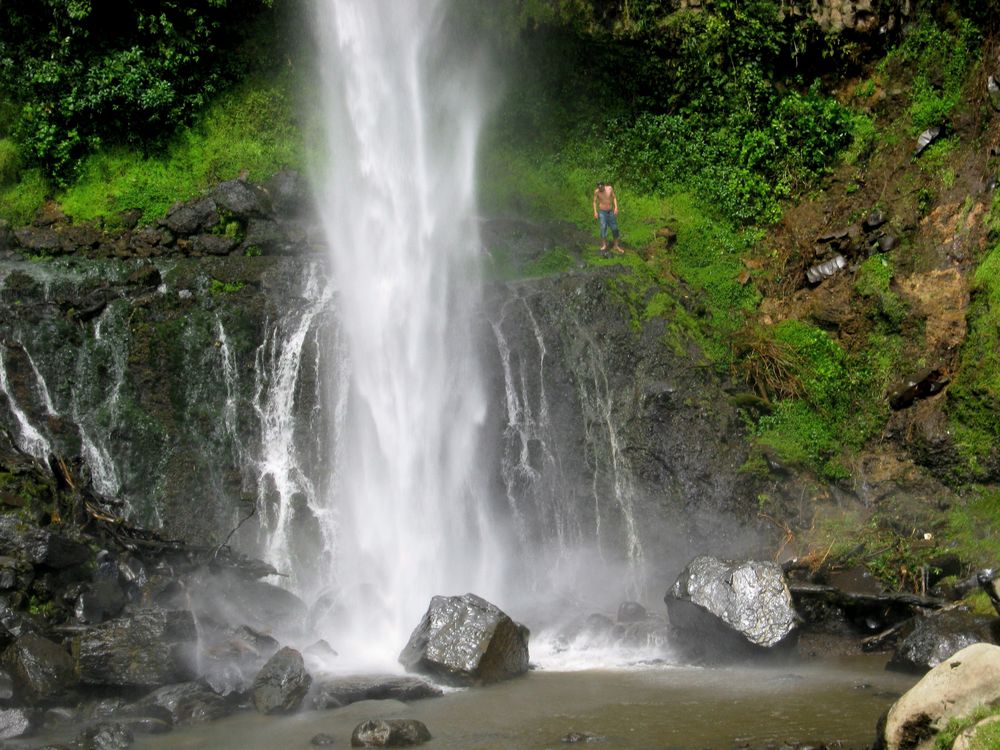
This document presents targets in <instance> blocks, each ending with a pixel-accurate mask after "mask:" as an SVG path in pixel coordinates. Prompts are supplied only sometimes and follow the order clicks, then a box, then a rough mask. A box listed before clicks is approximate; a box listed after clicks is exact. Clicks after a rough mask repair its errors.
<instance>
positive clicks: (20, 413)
mask: <svg viewBox="0 0 1000 750" xmlns="http://www.w3.org/2000/svg"><path fill="white" fill-rule="evenodd" d="M0 394H3V395H4V396H5V397H6V399H7V408H8V409H10V411H11V413H12V414H13V415H14V419H15V420H16V421H17V425H18V428H19V434H18V435H15V436H14V437H15V439H16V440H17V443H18V446H19V447H20V448H21V450H23V451H24V452H25V453H29V454H31V455H32V456H35V457H36V458H41V459H43V460H44V459H45V458H46V457H47V456H48V455H49V453H50V452H51V451H52V446H51V444H50V443H49V441H48V439H47V438H46V437H45V436H44V435H43V434H42V432H41V430H39V429H38V428H37V427H35V425H33V424H32V423H31V420H30V419H29V418H28V415H27V414H26V413H25V412H24V409H23V408H22V407H21V406H20V405H19V404H18V400H17V397H16V396H15V395H14V391H13V388H12V387H11V383H10V379H9V377H8V375H7V362H6V357H5V356H4V346H2V345H0Z"/></svg>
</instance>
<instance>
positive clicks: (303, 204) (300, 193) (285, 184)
mask: <svg viewBox="0 0 1000 750" xmlns="http://www.w3.org/2000/svg"><path fill="white" fill-rule="evenodd" d="M264 189H265V190H266V191H267V195H268V198H269V199H270V201H271V206H272V208H273V209H274V212H275V213H276V214H278V215H280V216H289V217H294V216H298V215H300V214H302V213H303V212H304V211H305V210H306V208H307V207H308V206H310V205H311V198H310V195H309V184H308V182H307V181H306V179H305V178H304V177H303V176H302V175H301V174H299V173H298V172H295V171H294V170H290V169H285V170H282V171H281V172H278V173H277V174H276V175H274V176H273V177H271V178H270V179H269V180H268V181H267V182H265V183H264Z"/></svg>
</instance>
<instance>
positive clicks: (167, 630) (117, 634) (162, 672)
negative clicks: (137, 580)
mask: <svg viewBox="0 0 1000 750" xmlns="http://www.w3.org/2000/svg"><path fill="white" fill-rule="evenodd" d="M196 643H197V633H196V631H195V624H194V618H193V617H192V616H191V613H190V612H185V611H160V610H147V611H142V612H138V613H136V614H135V615H132V616H130V617H120V618H118V619H116V620H110V621H109V622H106V623H103V624H101V625H97V626H94V627H92V628H90V629H88V630H87V631H85V632H84V633H82V634H81V635H80V636H78V637H77V638H76V643H75V647H74V652H75V653H76V654H78V656H77V671H78V673H79V675H80V680H81V681H82V682H84V683H86V684H88V685H114V686H120V687H124V686H134V687H159V686H160V685H169V684H172V683H177V682H185V681H187V680H190V679H192V678H193V677H194V676H195V674H194V664H195V658H194V657H195V648H196Z"/></svg>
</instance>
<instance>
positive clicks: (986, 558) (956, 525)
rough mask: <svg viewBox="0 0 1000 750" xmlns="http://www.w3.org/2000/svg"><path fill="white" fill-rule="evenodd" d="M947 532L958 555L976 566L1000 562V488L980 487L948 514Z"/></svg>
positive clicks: (946, 521) (986, 565)
mask: <svg viewBox="0 0 1000 750" xmlns="http://www.w3.org/2000/svg"><path fill="white" fill-rule="evenodd" d="M945 523H946V533H947V535H948V538H949V539H950V540H951V544H952V546H953V549H954V552H955V554H957V555H958V556H959V557H961V558H962V559H963V560H966V561H968V563H969V564H970V565H972V566H973V567H988V566H993V565H996V563H997V560H1000V537H998V535H997V534H996V531H995V530H996V529H997V527H998V524H1000V489H997V488H990V487H979V488H976V489H975V490H974V491H973V492H972V493H970V494H969V495H968V496H967V497H964V498H962V500H961V502H960V504H958V505H956V506H954V507H952V508H950V509H949V510H948V512H947V516H946V520H945Z"/></svg>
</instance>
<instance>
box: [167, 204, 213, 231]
mask: <svg viewBox="0 0 1000 750" xmlns="http://www.w3.org/2000/svg"><path fill="white" fill-rule="evenodd" d="M218 223H219V212H218V211H217V210H216V205H215V201H213V200H212V199H211V198H202V199H201V200H197V201H194V202H192V203H184V204H181V205H179V206H177V207H175V208H174V209H172V210H171V211H170V213H168V214H167V217H166V219H164V220H163V225H164V226H166V227H167V228H168V229H169V230H170V231H171V232H173V233H174V234H177V235H180V236H182V237H188V236H190V235H192V234H195V233H197V232H203V231H205V230H206V229H211V228H212V227H214V226H215V225H216V224H218Z"/></svg>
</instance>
